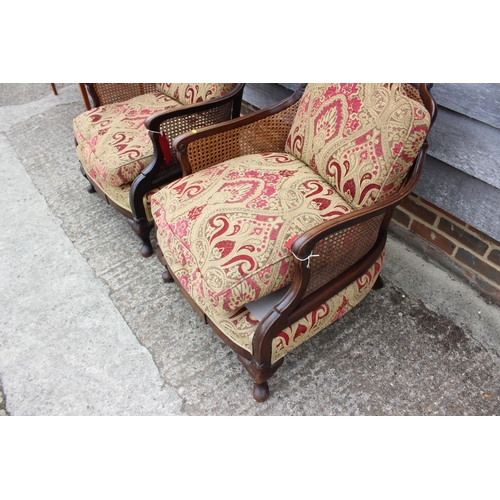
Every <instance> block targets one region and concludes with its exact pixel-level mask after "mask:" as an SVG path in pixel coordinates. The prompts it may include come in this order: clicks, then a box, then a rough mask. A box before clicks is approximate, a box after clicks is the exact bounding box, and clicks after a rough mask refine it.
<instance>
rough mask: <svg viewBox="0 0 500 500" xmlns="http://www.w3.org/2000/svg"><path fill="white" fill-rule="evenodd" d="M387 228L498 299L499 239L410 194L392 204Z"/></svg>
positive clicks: (499, 279)
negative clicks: (392, 207)
mask: <svg viewBox="0 0 500 500" xmlns="http://www.w3.org/2000/svg"><path fill="white" fill-rule="evenodd" d="M390 230H391V231H392V232H394V233H395V234H396V235H397V236H399V237H400V238H402V239H404V240H405V241H406V242H407V243H408V244H410V245H411V246H413V247H415V248H417V249H418V250H420V251H422V252H423V253H424V254H426V255H427V256H429V257H430V258H432V259H433V260H436V261H438V262H439V263H440V264H442V265H443V266H444V267H446V268H447V269H449V270H451V271H453V272H454V273H455V274H457V275H459V276H461V277H462V278H464V279H465V280H466V281H468V282H469V284H470V285H472V286H473V287H474V288H475V289H476V290H477V291H479V292H480V293H481V294H482V295H483V296H487V297H488V298H490V299H491V300H493V301H495V302H498V303H500V242H498V241H495V240H493V239H492V238H490V237H489V236H487V235H485V234H483V233H481V232H480V231H478V230H477V229H475V228H473V227H471V226H470V225H469V224H466V223H464V222H462V221H460V220H459V219H457V218H456V217H454V216H453V215H451V214H449V213H447V212H445V211H444V210H441V209H440V208H438V207H436V206H435V205H433V204H431V203H429V202H428V201H426V200H424V199H423V198H420V197H419V196H416V195H414V194H411V195H410V196H409V197H408V198H407V199H406V200H404V201H403V202H402V203H401V204H400V205H399V206H398V207H397V208H396V210H395V212H394V217H393V220H392V222H391V226H390Z"/></svg>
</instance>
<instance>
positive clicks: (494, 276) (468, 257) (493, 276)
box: [456, 248, 500, 285]
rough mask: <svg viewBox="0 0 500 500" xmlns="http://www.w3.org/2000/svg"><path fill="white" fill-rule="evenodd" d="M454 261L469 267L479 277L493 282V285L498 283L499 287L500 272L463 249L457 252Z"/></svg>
mask: <svg viewBox="0 0 500 500" xmlns="http://www.w3.org/2000/svg"><path fill="white" fill-rule="evenodd" d="M456 259H457V260H458V261H460V262H462V263H464V264H465V265H467V266H469V267H470V268H471V269H473V270H474V271H476V272H477V273H479V274H480V275H481V276H484V277H485V278H487V279H489V280H490V281H493V282H494V283H498V284H499V285H500V271H499V270H497V269H495V268H494V267H492V266H490V265H489V264H487V263H486V262H485V261H484V260H482V259H480V258H479V257H477V256H475V255H472V254H471V253H470V252H468V251H467V250H465V249H464V248H459V249H458V250H457V254H456Z"/></svg>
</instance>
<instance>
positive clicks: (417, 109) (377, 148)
mask: <svg viewBox="0 0 500 500" xmlns="http://www.w3.org/2000/svg"><path fill="white" fill-rule="evenodd" d="M429 127H430V115H429V112H428V111H427V110H426V109H425V107H424V105H423V104H421V103H418V102H416V101H415V100H413V99H411V98H410V97H409V96H408V95H407V92H406V90H405V87H404V86H403V84H357V83H350V84H341V83H333V84H332V83H330V84H309V85H308V86H307V88H306V90H305V92H304V95H303V97H302V99H301V103H300V106H299V108H298V110H297V114H296V116H295V119H294V121H293V124H292V127H291V129H290V134H289V136H288V139H287V144H286V151H287V152H289V153H291V154H293V155H294V156H296V157H297V158H299V159H301V160H302V161H303V162H304V163H307V164H308V165H310V166H311V168H313V169H314V170H315V171H316V172H317V173H318V174H319V175H320V176H321V177H322V178H323V179H325V180H326V181H327V182H329V183H330V184H331V185H332V186H334V187H335V189H336V190H337V191H338V192H339V193H341V194H342V196H343V197H344V198H345V199H346V200H347V201H348V202H349V203H350V204H351V206H352V207H353V208H362V207H366V206H369V205H372V204H373V203H375V202H376V201H378V200H381V199H383V198H385V197H387V196H389V195H391V194H394V193H395V192H397V190H398V189H399V187H400V185H401V183H402V181H403V179H404V178H405V176H406V174H407V173H408V170H409V169H410V167H411V166H412V164H413V162H414V160H415V158H416V156H417V154H418V152H419V150H420V148H421V146H422V143H423V141H424V139H425V137H426V135H427V132H428V130H429Z"/></svg>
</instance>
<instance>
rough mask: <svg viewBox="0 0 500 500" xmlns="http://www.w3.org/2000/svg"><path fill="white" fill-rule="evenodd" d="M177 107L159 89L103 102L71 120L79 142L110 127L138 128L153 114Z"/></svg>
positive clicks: (116, 128) (103, 132) (174, 102)
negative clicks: (112, 101)
mask: <svg viewBox="0 0 500 500" xmlns="http://www.w3.org/2000/svg"><path fill="white" fill-rule="evenodd" d="M177 106H180V103H179V101H177V100H175V99H173V98H172V97H169V96H167V95H165V94H164V93H162V92H153V93H148V94H142V95H139V96H137V97H133V98H132V99H129V100H128V101H124V102H116V103H112V104H106V105H104V106H99V107H97V108H93V109H91V110H89V111H86V112H85V113H82V114H80V115H78V116H77V117H76V118H75V119H74V120H73V131H74V134H75V138H76V140H77V142H78V143H80V142H83V141H88V140H90V139H91V138H92V137H94V136H95V135H97V134H99V135H104V134H106V132H108V131H109V130H110V129H113V130H118V131H120V130H140V129H141V125H142V124H143V123H144V122H145V121H146V119H147V118H149V117H150V116H151V115H153V114H155V113H159V112H162V111H166V110H168V109H170V108H174V107H177Z"/></svg>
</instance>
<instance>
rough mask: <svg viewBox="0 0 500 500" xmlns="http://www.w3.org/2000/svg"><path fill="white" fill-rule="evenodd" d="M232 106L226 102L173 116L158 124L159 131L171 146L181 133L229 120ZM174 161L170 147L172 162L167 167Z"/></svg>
mask: <svg viewBox="0 0 500 500" xmlns="http://www.w3.org/2000/svg"><path fill="white" fill-rule="evenodd" d="M232 107H233V105H232V102H228V103H226V104H223V105H221V106H217V107H215V108H211V109H207V110H205V111H201V112H198V113H192V114H189V115H183V116H174V117H172V118H169V119H168V120H165V121H164V122H162V123H161V124H160V132H162V133H163V134H164V135H165V137H166V138H167V140H168V143H169V144H170V147H171V148H172V143H173V141H174V139H175V138H176V137H177V136H179V135H181V134H185V133H186V132H191V131H193V130H198V129H201V128H203V127H207V126H209V125H214V124H216V123H220V122H224V121H227V120H230V119H231V111H232ZM175 163H178V159H177V157H176V155H175V151H173V149H172V163H171V164H170V165H169V168H170V167H171V166H172V165H173V164H175Z"/></svg>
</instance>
